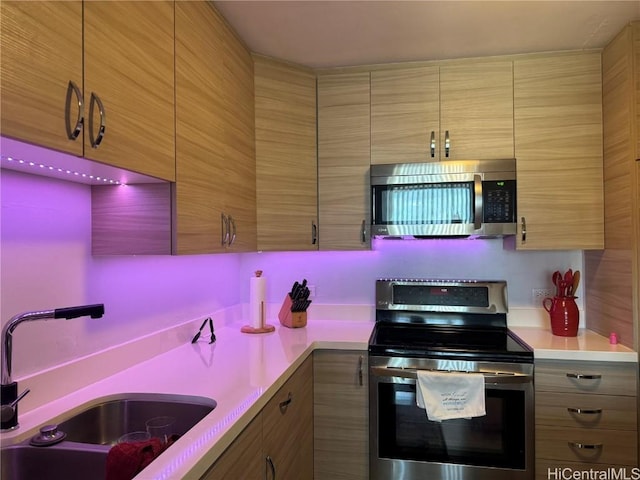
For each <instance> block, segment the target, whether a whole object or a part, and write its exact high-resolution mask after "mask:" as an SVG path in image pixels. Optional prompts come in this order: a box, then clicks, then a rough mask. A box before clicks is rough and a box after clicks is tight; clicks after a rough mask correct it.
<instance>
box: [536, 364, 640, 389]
mask: <svg viewBox="0 0 640 480" xmlns="http://www.w3.org/2000/svg"><path fill="white" fill-rule="evenodd" d="M637 388H638V366H637V365H636V364H635V363H620V362H568V361H563V362H558V361H547V360H544V361H543V360H540V361H537V362H536V363H535V391H536V394H537V393H538V392H539V391H551V392H568V393H576V392H580V393H594V394H599V395H627V396H636V395H637Z"/></svg>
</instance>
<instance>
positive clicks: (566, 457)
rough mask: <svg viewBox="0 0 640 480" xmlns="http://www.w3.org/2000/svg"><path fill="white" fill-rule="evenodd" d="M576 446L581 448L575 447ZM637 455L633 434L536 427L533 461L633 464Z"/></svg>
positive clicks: (618, 431) (627, 432)
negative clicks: (540, 459)
mask: <svg viewBox="0 0 640 480" xmlns="http://www.w3.org/2000/svg"><path fill="white" fill-rule="evenodd" d="M570 444H574V445H573V446H572V445H570ZM578 444H580V445H583V446H584V448H579V447H578V446H577V445H578ZM589 446H591V447H593V446H597V447H596V448H589ZM637 453H638V439H637V435H636V432H635V431H628V430H627V431H622V430H599V429H593V430H589V429H584V428H567V427H561V426H560V427H552V426H546V425H541V426H540V425H538V426H536V457H537V458H547V459H550V460H560V461H570V462H571V461H574V462H584V463H605V464H611V465H635V464H636V461H637Z"/></svg>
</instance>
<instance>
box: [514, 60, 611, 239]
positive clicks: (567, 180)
mask: <svg viewBox="0 0 640 480" xmlns="http://www.w3.org/2000/svg"><path fill="white" fill-rule="evenodd" d="M514 79H515V80H514V81H515V86H514V111H515V147H516V158H517V176H518V199H517V201H518V216H519V217H521V219H522V221H523V222H524V223H521V224H520V225H519V227H518V234H519V235H518V237H517V248H518V249H529V250H537V249H601V248H603V246H604V226H603V222H604V218H603V174H602V77H601V62H600V52H586V53H572V54H567V55H554V56H549V57H537V58H523V59H518V60H515V61H514ZM523 224H524V225H526V238H523V237H524V235H523V232H522V230H523Z"/></svg>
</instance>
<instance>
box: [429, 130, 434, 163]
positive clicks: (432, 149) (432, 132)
mask: <svg viewBox="0 0 640 480" xmlns="http://www.w3.org/2000/svg"><path fill="white" fill-rule="evenodd" d="M429 146H430V149H431V158H436V132H435V131H433V130H431V142H429Z"/></svg>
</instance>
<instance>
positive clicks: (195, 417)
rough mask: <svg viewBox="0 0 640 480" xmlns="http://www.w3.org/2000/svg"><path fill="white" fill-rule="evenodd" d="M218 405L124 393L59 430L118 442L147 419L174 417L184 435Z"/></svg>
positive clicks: (77, 437)
mask: <svg viewBox="0 0 640 480" xmlns="http://www.w3.org/2000/svg"><path fill="white" fill-rule="evenodd" d="M215 407H216V401H215V400H212V399H210V398H205V397H196V396H187V395H170V394H144V393H136V394H122V395H116V396H111V397H107V398H105V399H104V400H103V401H101V402H100V403H98V404H95V405H92V406H91V407H88V408H87V409H86V410H84V411H82V412H79V413H77V414H76V415H74V416H73V417H71V418H69V419H67V420H64V421H62V422H59V423H58V430H59V431H61V432H65V433H66V434H67V437H66V440H67V441H71V442H81V443H90V444H97V445H114V444H115V443H116V441H117V440H118V438H119V437H120V436H122V435H124V434H125V433H128V432H136V431H144V430H145V422H146V421H147V420H149V419H151V418H153V417H160V416H170V417H174V418H175V419H176V421H175V423H174V424H173V430H172V433H173V434H178V435H184V434H185V433H186V432H187V431H188V430H189V429H191V428H192V427H193V426H194V425H195V424H196V423H198V422H199V421H200V420H202V419H203V418H204V417H205V416H207V415H208V414H209V412H211V411H212V410H213V409H214V408H215ZM3 478H4V477H3Z"/></svg>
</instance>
